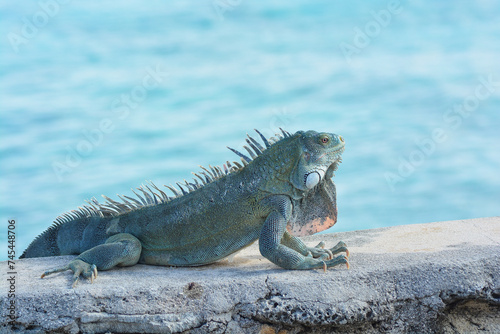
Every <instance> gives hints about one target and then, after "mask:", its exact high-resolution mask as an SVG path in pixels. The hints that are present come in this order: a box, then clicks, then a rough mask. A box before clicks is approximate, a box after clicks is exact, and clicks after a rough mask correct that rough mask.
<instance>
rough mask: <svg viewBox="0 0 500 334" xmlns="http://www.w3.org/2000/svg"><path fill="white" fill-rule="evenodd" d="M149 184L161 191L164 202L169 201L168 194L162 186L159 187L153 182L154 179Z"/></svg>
mask: <svg viewBox="0 0 500 334" xmlns="http://www.w3.org/2000/svg"><path fill="white" fill-rule="evenodd" d="M149 184H150V185H151V187H153V188H155V189H156V190H158V191H159V192H160V194H161V197H162V198H163V201H164V202H168V196H167V194H165V192H164V191H162V190H161V189H160V188H158V187H157V186H156V184H154V183H153V181H149Z"/></svg>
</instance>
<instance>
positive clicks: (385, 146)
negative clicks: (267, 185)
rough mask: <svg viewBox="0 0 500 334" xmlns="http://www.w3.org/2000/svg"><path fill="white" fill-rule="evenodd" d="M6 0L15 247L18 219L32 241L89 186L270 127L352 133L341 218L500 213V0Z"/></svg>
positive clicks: (2, 100) (393, 221)
mask: <svg viewBox="0 0 500 334" xmlns="http://www.w3.org/2000/svg"><path fill="white" fill-rule="evenodd" d="M0 8H1V18H0V21H1V22H2V24H1V27H0V29H1V31H0V35H1V37H2V40H1V44H2V47H1V50H2V56H1V58H0V61H1V65H0V66H1V67H0V71H1V75H2V79H1V81H0V108H1V109H0V110H1V124H0V131H1V132H0V135H1V141H0V154H1V158H2V163H1V165H0V171H1V189H0V190H1V193H0V196H1V197H0V210H1V216H2V220H3V222H4V225H3V226H4V228H3V231H1V233H0V235H1V239H0V241H1V242H0V244H1V245H0V254H2V255H1V256H0V257H1V258H2V259H5V258H6V257H5V256H4V255H3V254H6V249H7V243H6V241H7V237H6V235H7V233H6V231H7V228H6V225H7V220H8V219H12V218H15V219H16V222H17V229H16V232H17V239H16V242H17V251H18V253H19V254H20V252H21V251H22V250H23V249H24V248H25V247H26V246H27V244H28V243H29V242H30V241H31V240H32V239H33V238H34V237H35V236H36V235H38V234H39V233H40V232H42V231H43V230H44V229H45V228H46V227H48V226H49V225H50V224H51V222H52V221H53V220H54V218H55V217H57V216H58V215H59V214H61V213H63V212H65V211H68V210H71V209H74V208H76V207H78V206H80V205H82V204H83V203H84V202H83V201H84V200H85V199H89V198H91V197H93V196H96V197H100V195H101V194H106V195H108V196H110V197H113V198H116V196H115V194H117V193H119V194H127V195H130V194H131V190H130V188H131V187H136V186H139V185H140V184H142V183H143V182H144V181H145V180H152V181H153V182H155V183H157V184H159V185H163V184H171V183H175V182H176V181H180V180H182V179H185V178H190V177H191V174H190V172H191V171H197V170H199V167H198V165H199V164H202V165H205V166H206V165H208V164H212V165H213V164H221V163H222V162H224V161H226V160H228V159H231V160H232V159H234V157H235V156H234V154H233V153H231V152H230V151H228V150H227V149H226V145H229V146H232V147H239V148H241V146H242V145H243V143H244V138H245V135H246V133H247V132H249V133H250V132H252V131H253V129H254V128H257V129H260V130H261V131H262V132H264V133H265V134H266V135H270V134H273V133H274V132H275V131H277V130H278V127H284V128H285V129H287V130H288V131H290V132H295V131H297V130H308V129H314V130H318V131H328V132H334V133H338V134H341V135H342V136H343V137H344V138H345V139H346V142H347V147H346V151H345V153H344V158H343V161H344V162H343V163H342V164H341V166H340V168H339V170H338V172H337V173H336V177H335V182H336V184H337V190H338V206H339V219H338V224H337V225H336V226H335V227H334V228H333V229H332V230H331V231H346V230H356V229H366V228H374V227H381V226H391V225H399V224H413V223H426V222H433V221H440V220H454V219H465V218H473V217H483V216H495V215H499V214H500V208H499V206H500V176H499V172H500V170H499V169H500V168H499V167H500V154H499V148H498V146H499V143H500V131H499V130H498V129H499V128H500V65H499V64H500V62H499V59H500V43H499V38H500V25H498V24H497V19H498V17H499V16H500V6H498V3H497V2H496V1H474V2H467V1H453V2H451V1H446V2H437V3H431V2H426V3H424V2H419V1H411V2H409V1H402V2H395V5H394V4H391V3H390V2H386V1H368V2H367V1H350V2H339V1H313V2H306V1H301V2H288V1H267V2H265V3H255V2H251V1H243V0H242V1H233V2H222V1H218V0H217V1H202V2H186V1H168V2H167V1H148V2H143V1H126V2H120V3H117V2H112V1H101V2H98V3H82V2H69V3H67V4H59V3H58V2H57V1H56V0H51V1H46V2H44V1H41V2H23V3H22V4H19V2H10V3H9V4H5V3H4V4H2V5H0ZM2 256H3V257H2Z"/></svg>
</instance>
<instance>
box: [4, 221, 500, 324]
mask: <svg viewBox="0 0 500 334" xmlns="http://www.w3.org/2000/svg"><path fill="white" fill-rule="evenodd" d="M305 240H306V242H307V243H308V244H311V245H313V244H316V243H317V242H318V241H319V240H325V241H326V242H327V245H334V244H335V243H336V242H337V241H338V240H344V241H345V242H346V243H347V244H348V245H349V248H350V251H351V256H350V264H351V268H350V270H347V269H346V267H345V266H342V267H338V268H334V269H330V270H328V272H326V273H324V272H323V271H322V270H311V271H287V270H283V269H280V268H278V267H276V266H275V265H273V264H272V263H270V262H269V261H267V260H266V259H264V258H262V257H261V256H260V254H259V252H258V247H257V245H253V246H252V247H249V248H247V249H245V250H244V251H243V252H242V253H240V254H238V255H237V256H236V258H235V259H234V261H233V262H227V261H226V262H221V263H218V264H215V265H209V266H204V267H196V268H166V267H154V266H146V265H137V266H134V267H130V268H120V269H116V270H111V271H107V272H100V274H99V277H98V278H97V280H96V281H95V282H94V284H90V282H88V281H85V280H83V281H81V282H80V283H79V284H78V286H77V287H76V288H75V289H72V288H71V275H70V272H66V273H61V274H56V275H54V276H49V277H47V278H44V279H40V274H41V273H42V272H43V271H45V270H46V269H48V268H53V267H56V266H60V265H63V264H65V263H67V262H68V260H70V259H71V258H72V257H71V256H64V257H52V258H39V259H25V260H17V261H16V265H17V268H16V269H17V273H18V274H17V281H16V299H15V301H16V312H17V320H16V322H15V325H14V326H11V325H8V324H7V321H8V320H9V319H8V318H7V317H6V315H7V306H8V304H7V303H8V302H9V301H10V299H7V298H6V295H7V294H6V291H7V290H8V289H9V286H8V284H7V283H8V282H7V279H8V277H6V276H5V275H6V274H5V272H6V271H7V270H6V267H7V263H5V262H3V263H1V266H2V268H4V270H3V271H4V274H3V275H4V276H3V278H2V279H1V285H0V286H1V289H2V292H1V298H2V300H1V303H0V307H1V313H2V326H1V327H0V331H2V332H10V331H19V332H35V333H43V332H69V333H77V332H84V333H107V332H113V333H115V332H118V333H178V332H187V333H205V332H216V333H259V332H260V333H337V332H339V333H354V332H365V333H379V332H394V333H399V332H420V333H421V332H424V333H425V332H440V333H456V332H459V333H471V332H481V333H485V332H490V333H500V217H493V218H481V219H471V220H462V221H451V222H440V223H431V224H423V225H406V226H398V227H391V228H381V229H374V230H365V231H355V232H346V233H338V234H323V235H316V236H313V237H308V238H305Z"/></svg>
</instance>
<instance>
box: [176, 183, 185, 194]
mask: <svg viewBox="0 0 500 334" xmlns="http://www.w3.org/2000/svg"><path fill="white" fill-rule="evenodd" d="M176 185H177V186H178V187H179V189H180V190H181V191H182V194H183V195H187V194H188V193H187V192H186V191H185V190H184V188H182V186H181V185H180V184H179V182H177V183H176Z"/></svg>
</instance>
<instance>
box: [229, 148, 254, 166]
mask: <svg viewBox="0 0 500 334" xmlns="http://www.w3.org/2000/svg"><path fill="white" fill-rule="evenodd" d="M227 148H228V149H230V150H231V151H233V152H234V153H236V155H238V156H239V157H241V159H242V160H243V159H244V160H245V161H246V162H250V161H252V159H250V158H249V157H247V156H246V155H244V154H243V153H240V152H238V151H236V150H235V149H234V148H231V147H229V146H227Z"/></svg>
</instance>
